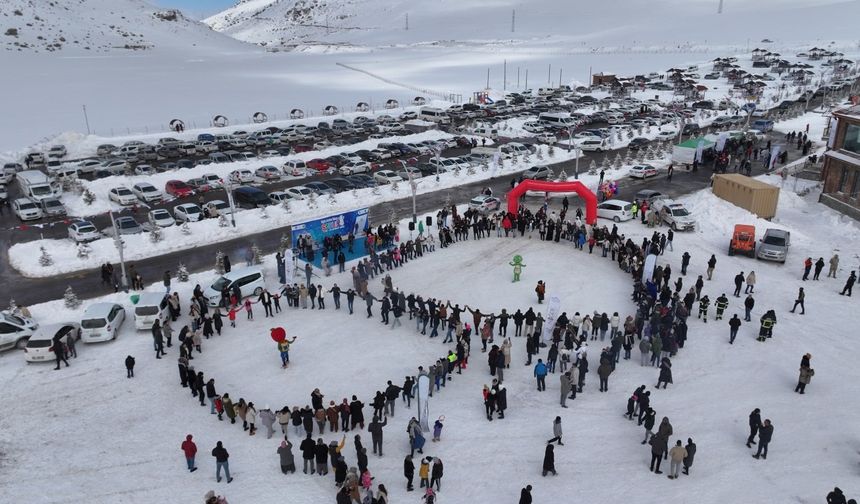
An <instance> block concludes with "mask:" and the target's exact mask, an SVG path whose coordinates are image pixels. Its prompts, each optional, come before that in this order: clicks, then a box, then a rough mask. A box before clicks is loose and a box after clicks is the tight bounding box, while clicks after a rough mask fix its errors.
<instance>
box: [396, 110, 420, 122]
mask: <svg viewBox="0 0 860 504" xmlns="http://www.w3.org/2000/svg"><path fill="white" fill-rule="evenodd" d="M399 119H400V120H401V121H408V120H410V119H418V114H417V113H416V112H412V111H411V110H409V111H406V112H404V113H402V114H400V116H399Z"/></svg>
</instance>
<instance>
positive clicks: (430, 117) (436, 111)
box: [418, 107, 451, 124]
mask: <svg viewBox="0 0 860 504" xmlns="http://www.w3.org/2000/svg"><path fill="white" fill-rule="evenodd" d="M418 118H419V119H422V120H424V121H430V122H435V123H440V124H449V123H450V122H451V118H450V117H448V113H447V112H445V111H444V110H442V109H440V108H434V107H421V110H420V111H419V113H418Z"/></svg>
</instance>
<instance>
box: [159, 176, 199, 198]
mask: <svg viewBox="0 0 860 504" xmlns="http://www.w3.org/2000/svg"><path fill="white" fill-rule="evenodd" d="M164 192H166V193H167V194H169V195H171V196H173V197H176V198H185V197H186V196H191V195H193V194H194V188H193V187H191V186H190V185H188V184H186V183H185V182H183V181H181V180H168V181H167V183H166V184H164Z"/></svg>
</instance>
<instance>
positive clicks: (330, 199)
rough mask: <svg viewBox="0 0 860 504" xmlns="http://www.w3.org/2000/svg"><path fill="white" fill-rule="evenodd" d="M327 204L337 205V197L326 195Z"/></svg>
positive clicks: (331, 194) (330, 194) (332, 194)
mask: <svg viewBox="0 0 860 504" xmlns="http://www.w3.org/2000/svg"><path fill="white" fill-rule="evenodd" d="M328 204H329V205H336V204H337V197H336V196H335V195H334V193H328Z"/></svg>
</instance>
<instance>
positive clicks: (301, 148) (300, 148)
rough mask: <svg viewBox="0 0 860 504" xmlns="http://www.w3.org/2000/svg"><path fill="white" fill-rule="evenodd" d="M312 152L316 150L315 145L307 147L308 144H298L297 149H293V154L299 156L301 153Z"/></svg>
mask: <svg viewBox="0 0 860 504" xmlns="http://www.w3.org/2000/svg"><path fill="white" fill-rule="evenodd" d="M312 150H314V146H313V145H307V144H298V145H296V146H295V147H293V152H294V153H296V154H298V153H299V152H310V151H312Z"/></svg>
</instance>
